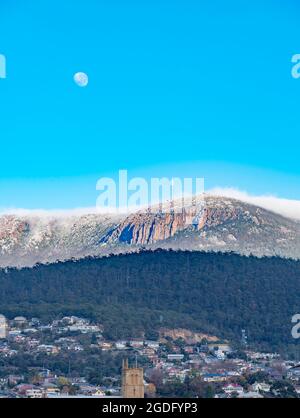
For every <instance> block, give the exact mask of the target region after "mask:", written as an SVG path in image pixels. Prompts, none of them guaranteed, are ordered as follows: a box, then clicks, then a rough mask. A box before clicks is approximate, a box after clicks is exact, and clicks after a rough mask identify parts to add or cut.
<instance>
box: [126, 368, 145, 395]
mask: <svg viewBox="0 0 300 418" xmlns="http://www.w3.org/2000/svg"><path fill="white" fill-rule="evenodd" d="M122 397H123V398H143V397H144V371H143V369H142V368H141V367H132V368H131V367H128V360H123V368H122Z"/></svg>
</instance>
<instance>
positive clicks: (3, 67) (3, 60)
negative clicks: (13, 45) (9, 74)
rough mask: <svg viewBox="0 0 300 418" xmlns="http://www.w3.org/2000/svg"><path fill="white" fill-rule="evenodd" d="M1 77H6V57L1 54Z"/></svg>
mask: <svg viewBox="0 0 300 418" xmlns="http://www.w3.org/2000/svg"><path fill="white" fill-rule="evenodd" d="M0 78H6V57H5V55H3V54H0Z"/></svg>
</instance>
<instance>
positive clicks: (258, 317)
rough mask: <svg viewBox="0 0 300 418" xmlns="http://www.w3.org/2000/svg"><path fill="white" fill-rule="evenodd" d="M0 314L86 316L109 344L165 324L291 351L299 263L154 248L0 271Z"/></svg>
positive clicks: (151, 333)
mask: <svg viewBox="0 0 300 418" xmlns="http://www.w3.org/2000/svg"><path fill="white" fill-rule="evenodd" d="M0 311H1V313H3V314H5V315H7V316H8V317H13V316H15V315H21V314H22V315H25V316H35V315H37V316H39V317H42V318H43V317H45V318H46V317H47V318H49V317H56V316H58V315H65V314H77V315H82V316H88V317H89V318H91V319H97V320H100V321H101V322H102V323H103V324H104V326H105V332H106V334H107V335H109V336H110V337H112V338H119V337H127V336H138V335H141V333H143V332H146V336H147V337H148V338H152V337H155V334H156V332H157V330H158V329H159V328H160V327H162V326H164V327H165V326H167V327H185V328H190V329H192V330H197V331H203V332H207V333H210V334H214V335H217V336H219V337H221V338H228V339H230V340H233V341H236V342H238V341H239V340H240V336H241V329H242V328H244V329H246V331H247V334H248V337H249V342H250V344H252V345H253V346H255V347H259V348H263V349H275V350H279V351H286V352H287V351H289V352H296V351H297V350H298V347H299V344H298V343H297V340H293V339H292V337H291V328H292V323H291V317H292V316H293V315H294V314H295V313H298V312H299V313H300V262H299V261H293V260H285V259H280V258H276V257H273V258H262V259H258V258H255V257H242V256H238V255H236V254H221V253H199V252H174V251H162V250H157V251H155V252H150V251H145V252H141V253H135V254H129V255H118V256H111V257H107V258H100V259H95V258H87V259H83V260H80V261H68V262H64V263H56V264H51V265H39V266H36V267H34V268H24V269H22V270H17V269H9V270H0ZM297 344H298V345H297Z"/></svg>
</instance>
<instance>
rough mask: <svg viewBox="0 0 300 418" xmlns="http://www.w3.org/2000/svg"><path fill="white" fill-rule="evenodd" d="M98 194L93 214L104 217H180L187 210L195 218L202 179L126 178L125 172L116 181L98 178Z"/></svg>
mask: <svg viewBox="0 0 300 418" xmlns="http://www.w3.org/2000/svg"><path fill="white" fill-rule="evenodd" d="M96 190H98V191H99V192H100V194H99V196H98V198H97V202H96V207H97V210H99V211H101V212H103V213H107V212H113V213H127V212H132V211H138V210H146V211H148V212H155V213H157V212H161V213H180V212H182V211H183V210H184V209H185V208H186V207H187V206H188V207H190V208H194V212H195V215H196V213H197V212H199V210H200V209H201V208H202V207H203V203H204V179H203V178H200V177H195V178H192V177H183V178H180V177H171V178H168V177H161V178H159V177H151V178H150V179H148V180H147V179H146V178H144V177H133V178H131V179H129V178H128V171H127V170H119V173H118V180H117V181H116V180H115V179H113V178H111V177H102V178H100V179H99V180H98V181H97V184H96Z"/></svg>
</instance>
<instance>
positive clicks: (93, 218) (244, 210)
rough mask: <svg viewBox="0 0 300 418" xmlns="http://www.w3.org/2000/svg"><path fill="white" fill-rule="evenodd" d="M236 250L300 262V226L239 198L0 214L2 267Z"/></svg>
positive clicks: (246, 253)
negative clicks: (116, 210)
mask: <svg viewBox="0 0 300 418" xmlns="http://www.w3.org/2000/svg"><path fill="white" fill-rule="evenodd" d="M141 247H143V248H148V249H154V248H165V249H170V248H172V249H181V250H191V251H223V252H228V251H234V252H236V253H239V254H243V255H249V254H253V255H256V256H259V257H261V256H272V255H274V256H280V257H288V258H295V259H300V223H299V222H298V221H295V220H292V219H289V218H285V217H283V216H281V215H278V214H275V213H273V212H271V211H268V210H265V209H262V208H260V207H258V206H254V205H251V204H248V203H244V202H242V201H239V200H236V199H233V198H224V197H216V196H209V195H208V196H205V198H204V202H203V205H199V206H197V205H196V206H193V205H192V204H191V203H187V204H186V205H185V206H184V207H183V209H182V210H181V211H179V212H178V211H169V212H168V213H164V212H161V211H160V209H159V208H157V209H154V208H151V210H149V211H146V210H145V211H139V212H135V213H132V214H129V215H119V216H116V215H103V214H101V215H100V214H85V215H69V216H63V217H62V216H51V215H47V216H45V215H43V216H38V215H35V214H32V215H2V216H0V266H1V267H9V266H15V267H24V266H33V265H34V264H36V263H49V262H55V261H58V260H59V261H64V260H68V259H71V258H82V257H86V256H101V255H108V254H112V253H121V252H132V251H136V250H138V249H139V248H141Z"/></svg>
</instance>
